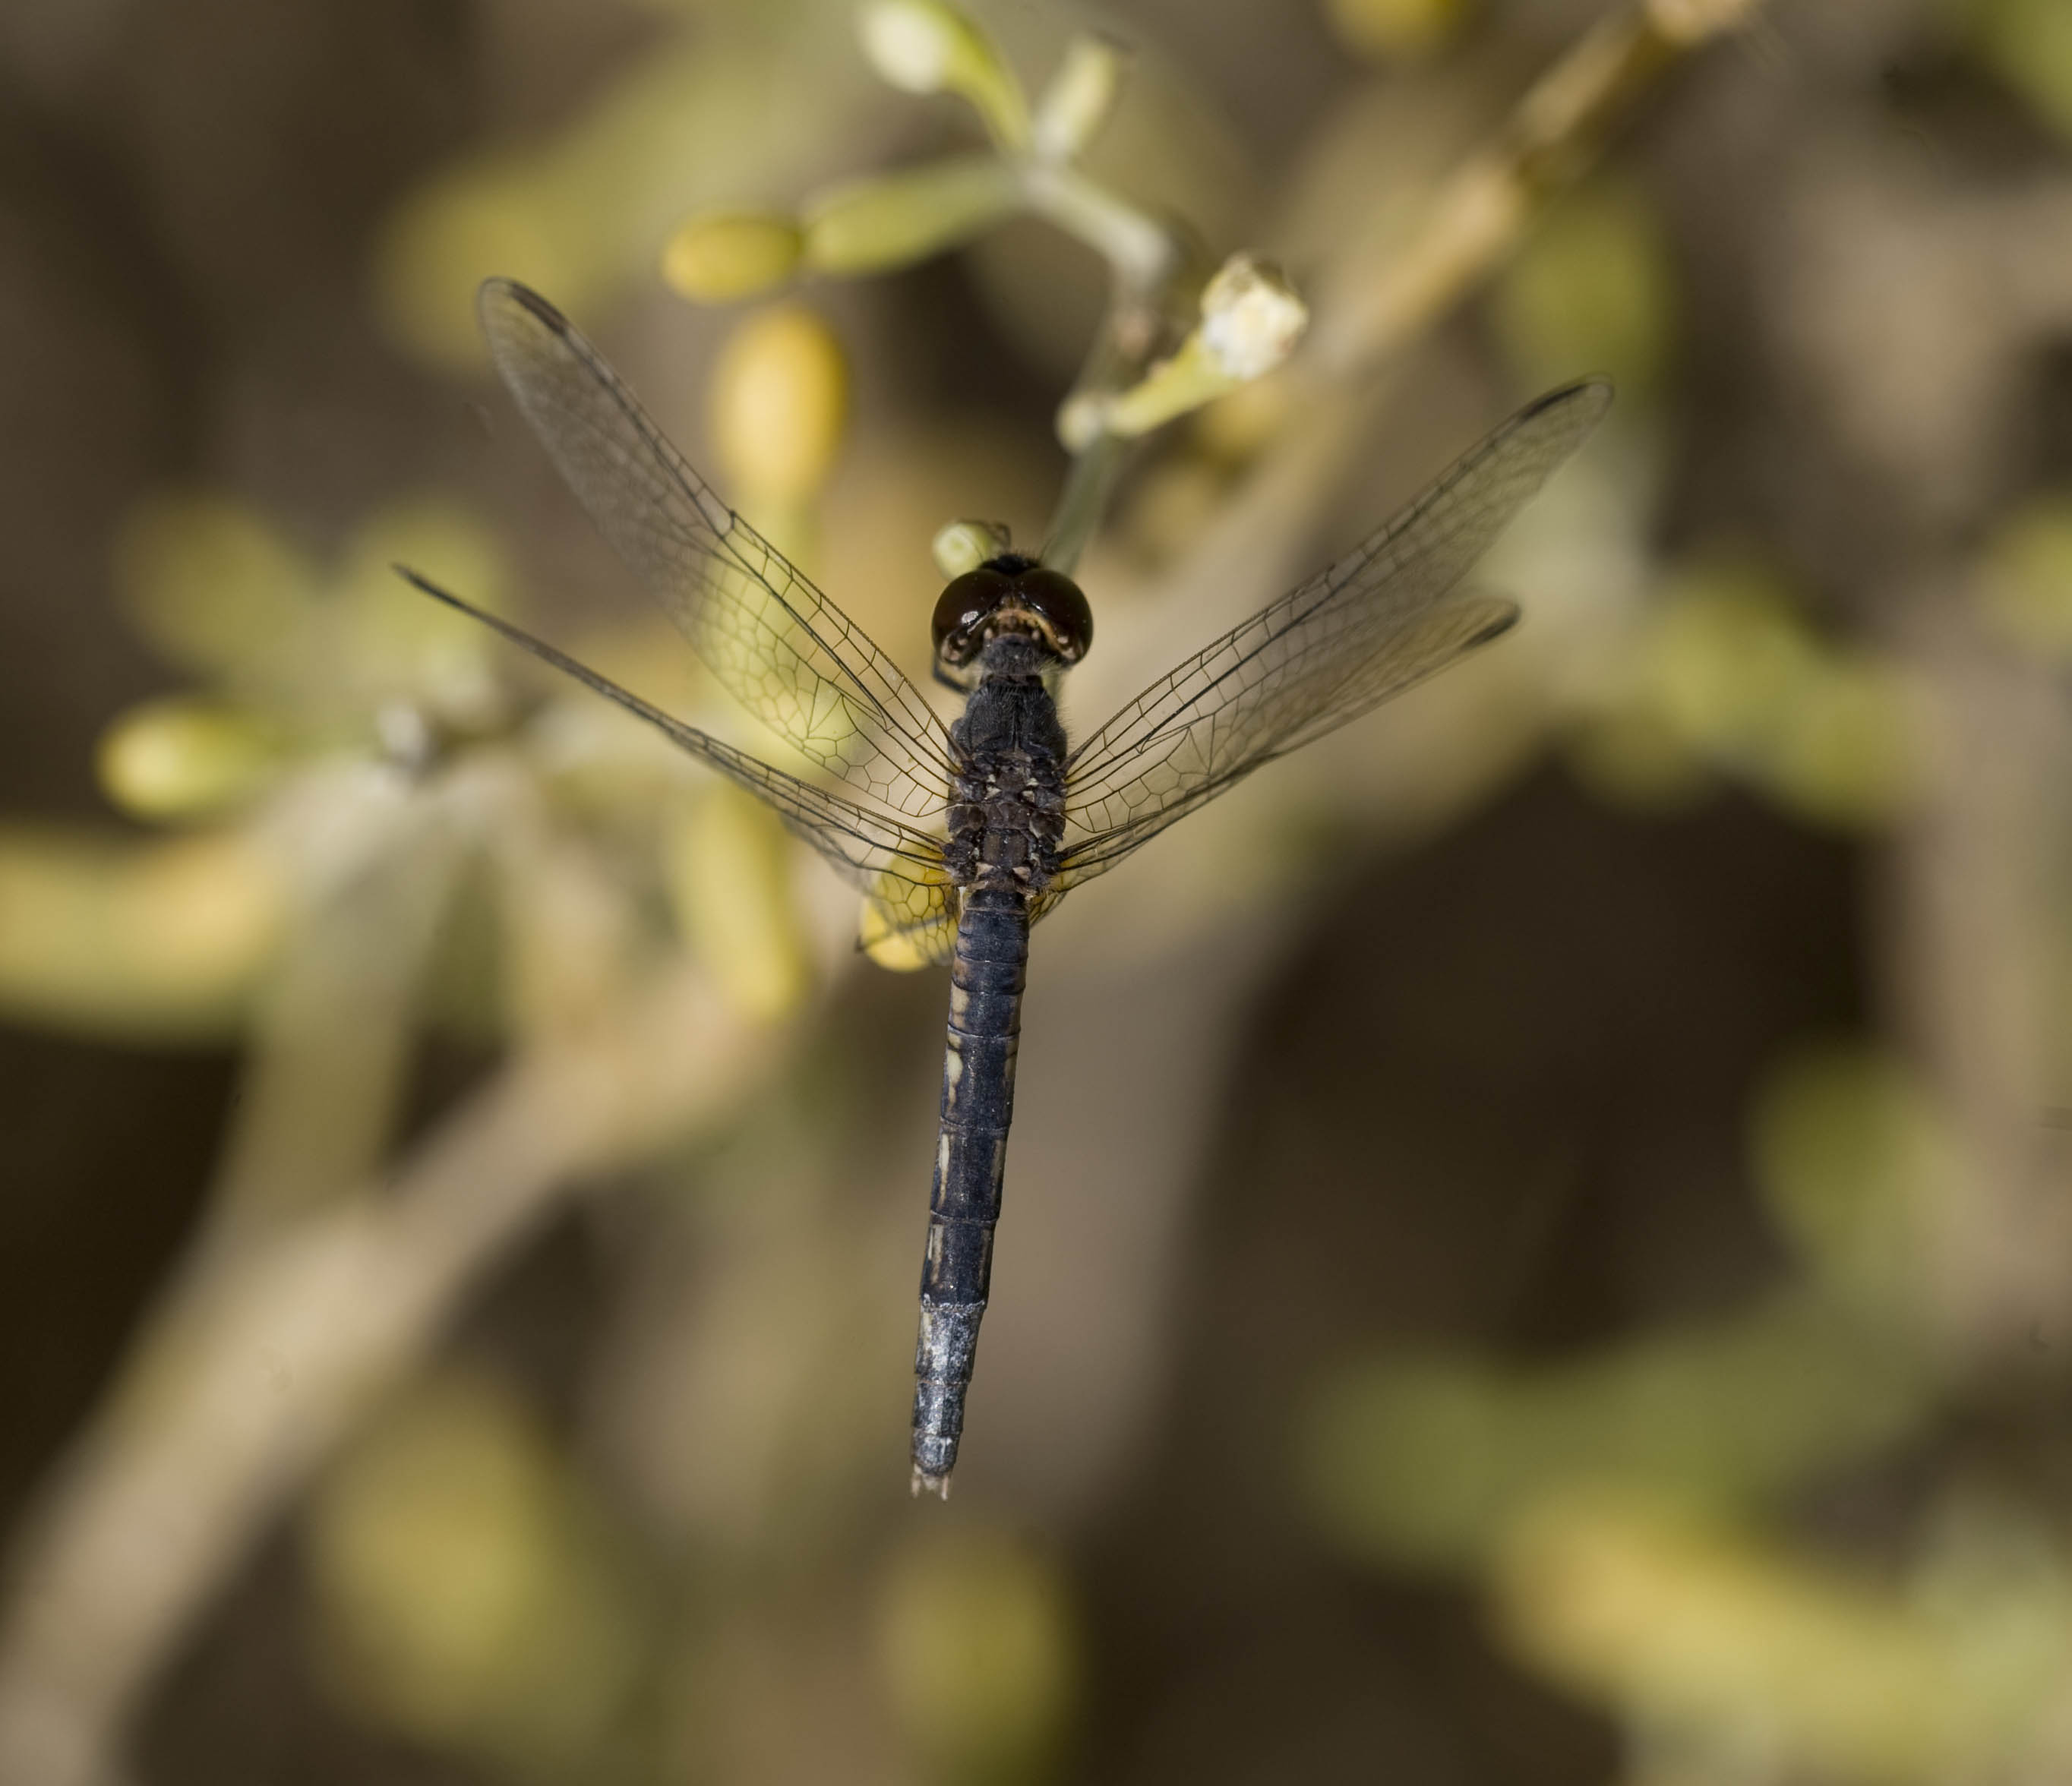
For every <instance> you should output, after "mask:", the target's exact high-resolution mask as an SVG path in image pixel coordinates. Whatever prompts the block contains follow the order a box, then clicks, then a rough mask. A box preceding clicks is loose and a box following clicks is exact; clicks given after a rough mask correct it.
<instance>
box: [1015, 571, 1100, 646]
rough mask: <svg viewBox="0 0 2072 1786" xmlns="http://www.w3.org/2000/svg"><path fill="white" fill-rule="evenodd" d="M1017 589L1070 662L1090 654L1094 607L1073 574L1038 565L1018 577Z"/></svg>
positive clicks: (1027, 606)
mask: <svg viewBox="0 0 2072 1786" xmlns="http://www.w3.org/2000/svg"><path fill="white" fill-rule="evenodd" d="M1014 593H1015V597H1016V599H1017V600H1018V601H1020V602H1021V604H1022V606H1023V607H1025V608H1027V609H1028V610H1030V612H1031V613H1033V614H1035V615H1036V616H1037V618H1038V619H1040V620H1041V621H1042V622H1043V624H1044V626H1045V627H1046V629H1047V630H1048V631H1049V632H1050V640H1051V643H1052V644H1053V645H1054V646H1055V647H1056V648H1057V652H1058V655H1059V657H1061V658H1063V659H1064V660H1065V661H1066V663H1078V662H1079V659H1081V658H1083V657H1084V656H1085V655H1087V647H1088V646H1089V645H1091V644H1092V643H1093V642H1094V611H1093V610H1092V609H1091V608H1090V607H1089V606H1087V598H1086V597H1085V596H1084V595H1083V593H1080V589H1079V585H1078V584H1076V583H1075V582H1074V581H1072V580H1071V577H1067V576H1066V574H1065V573H1063V571H1055V570H1050V569H1046V568H1045V567H1044V566H1043V565H1036V566H1035V567H1034V569H1030V570H1026V571H1024V572H1023V573H1022V574H1021V575H1020V576H1019V577H1016V578H1015V580H1014Z"/></svg>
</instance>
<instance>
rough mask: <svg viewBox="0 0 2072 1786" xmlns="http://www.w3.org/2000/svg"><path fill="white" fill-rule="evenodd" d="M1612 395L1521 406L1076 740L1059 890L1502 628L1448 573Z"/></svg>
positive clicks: (1502, 604) (1478, 550) (1486, 600)
mask: <svg viewBox="0 0 2072 1786" xmlns="http://www.w3.org/2000/svg"><path fill="white" fill-rule="evenodd" d="M1610 401H1611V390H1610V387H1609V386H1608V385H1605V384H1598V383H1595V382H1593V383H1589V384H1573V385H1568V386H1565V387H1564V388H1562V389H1560V390H1559V391H1555V392H1551V393H1550V394H1549V395H1548V396H1544V397H1541V398H1540V400H1538V401H1537V402H1535V403H1533V404H1531V405H1529V406H1528V407H1527V408H1526V409H1522V410H1520V411H1519V413H1518V414H1516V415H1515V416H1514V417H1511V420H1510V421H1507V422H1506V423H1505V424H1504V425H1503V426H1502V427H1501V428H1499V429H1497V430H1496V432H1495V433H1493V434H1491V435H1490V437H1488V438H1487V439H1486V440H1485V441H1483V442H1482V444H1481V445H1479V446H1478V447H1476V448H1475V449H1474V450H1473V451H1471V452H1470V453H1469V454H1467V455H1466V457H1465V458H1462V459H1461V460H1460V461H1459V462H1457V464H1456V465H1455V466H1453V469H1452V470H1449V471H1448V472H1447V473H1446V474H1445V476H1443V477H1441V478H1440V479H1439V480H1438V482H1436V483H1434V484H1433V486H1432V487H1431V488H1430V489H1429V490H1428V491H1425V492H1424V495H1421V496H1420V497H1419V498H1418V499H1416V501H1415V502H1413V503H1411V504H1410V506H1409V507H1408V508H1406V509H1404V511H1402V512H1401V513H1400V515H1397V516H1396V518H1395V519H1393V520H1392V521H1391V522H1389V523H1388V524H1387V526H1385V527H1384V528H1382V529H1381V530H1380V532H1378V533H1376V534H1375V535H1374V536H1372V537H1371V538H1370V539H1368V540H1366V541H1365V542H1364V543H1363V544H1361V545H1360V546H1359V547H1358V548H1355V550H1354V551H1352V552H1350V553H1348V554H1347V555H1346V556H1345V557H1343V558H1342V559H1340V560H1338V563H1336V564H1335V565H1332V566H1331V567H1330V569H1328V570H1326V571H1322V572H1320V573H1318V575H1316V576H1315V577H1311V578H1310V579H1309V581H1306V582H1305V583H1301V584H1299V585H1297V586H1296V587H1295V588H1294V589H1291V590H1290V591H1289V593H1287V594H1286V595H1285V596H1283V597H1281V599H1280V600H1279V601H1276V602H1274V603H1272V605H1271V606H1268V607H1266V608H1263V609H1261V610H1260V612H1259V613H1257V614H1254V615H1253V616H1252V618H1251V619H1249V620H1248V621H1246V622H1244V624H1243V625H1241V626H1238V627H1236V628H1235V630H1232V631H1231V632H1229V633H1227V634H1225V635H1224V636H1223V638H1219V639H1218V640H1217V641H1216V642H1215V643H1214V644H1212V645H1210V646H1207V647H1205V648H1204V649H1203V650H1202V651H1199V652H1198V653H1196V654H1195V655H1194V656H1193V657H1190V658H1189V659H1186V662H1184V663H1181V664H1180V665H1178V667H1176V668H1174V670H1172V671H1170V673H1169V674H1167V675H1164V676H1162V677H1161V678H1160V679H1159V680H1157V682H1155V683H1153V684H1152V685H1151V686H1150V687H1149V688H1147V689H1145V691H1144V692H1143V693H1142V694H1141V695H1139V696H1137V699H1136V700H1133V701H1131V702H1130V703H1129V704H1128V705H1127V706H1125V707H1124V708H1123V709H1122V710H1121V711H1120V712H1118V713H1117V714H1116V716H1114V717H1113V718H1112V719H1111V720H1110V721H1108V723H1107V724H1106V725H1104V726H1103V727H1101V729H1100V730H1099V731H1097V732H1096V733H1093V734H1092V735H1091V737H1088V738H1087V739H1086V740H1085V741H1083V743H1082V744H1080V745H1079V747H1078V748H1077V749H1075V750H1074V752H1073V753H1072V755H1071V758H1070V760H1069V762H1068V763H1067V782H1066V796H1065V843H1064V848H1063V872H1062V873H1061V874H1060V876H1059V879H1058V882H1057V885H1058V886H1059V889H1060V890H1062V889H1063V888H1064V887H1067V886H1070V885H1074V884H1075V883H1076V882H1078V881H1083V880H1086V879H1087V878H1089V877H1091V876H1092V875H1096V874H1099V873H1100V872H1103V871H1104V869H1107V868H1112V866H1114V864H1116V862H1118V861H1120V860H1121V858H1122V857H1123V856H1126V855H1127V854H1128V853H1129V852H1130V851H1132V850H1133V849H1136V848H1138V847H1139V846H1140V845H1141V844H1144V843H1145V842H1146V841H1148V840H1149V839H1150V838H1152V837H1153V836H1157V833H1158V832H1160V831H1163V830H1164V829H1165V827H1166V826H1168V825H1170V824H1171V823H1174V821H1175V820H1176V819H1179V818H1180V817H1182V815H1184V814H1186V813H1188V812H1190V811H1193V810H1194V808H1195V807H1198V806H1200V805H1202V803H1204V802H1205V801H1207V800H1211V799H1214V798H1215V796H1216V795H1217V794H1220V793H1221V792H1223V790H1224V789H1226V788H1227V787H1229V786H1231V785H1232V784H1233V783H1235V782H1237V781H1239V779H1241V778H1243V777H1244V776H1245V775H1247V774H1250V773H1251V772H1252V770H1255V769H1256V768H1258V767H1259V766H1260V764H1261V763H1264V762H1268V761H1270V760H1271V759H1272V758H1275V757H1277V756H1281V755H1282V754H1284V753H1286V752H1288V751H1289V750H1293V749H1295V748H1296V747H1297V745H1303V744H1306V743H1308V742H1309V741H1310V740H1311V739H1313V738H1316V737H1322V735H1323V734H1324V733H1326V732H1329V731H1330V730H1332V729H1334V728H1335V727H1338V726H1340V725H1344V724H1345V723H1346V721H1348V720H1350V719H1353V718H1355V717H1357V716H1359V715H1360V714H1362V713H1364V712H1367V710H1368V709H1369V708H1373V707H1375V706H1377V705H1379V704H1380V703H1381V702H1383V701H1384V700H1387V699H1388V698H1389V697H1390V696H1392V695H1396V694H1400V693H1401V692H1403V690H1404V689H1406V688H1409V687H1410V686H1411V685H1412V684H1414V683H1416V682H1419V681H1421V680H1423V679H1424V678H1425V677H1426V676H1429V675H1433V674H1434V673H1435V672H1436V671H1439V670H1441V669H1444V668H1445V667H1446V666H1447V665H1448V664H1449V663H1453V661H1454V660H1455V659H1457V658H1459V657H1461V655H1463V654H1465V653H1466V652H1467V651H1471V650H1473V649H1474V647H1476V646H1478V645H1479V644H1482V643H1485V642H1486V640H1489V639H1491V638H1495V637H1496V636H1497V635H1498V634H1500V633H1502V632H1503V631H1504V630H1507V628H1508V627H1509V626H1511V624H1512V623H1513V622H1515V620H1516V618H1517V615H1518V610H1517V609H1516V608H1515V606H1513V605H1512V604H1511V603H1510V602H1508V601H1503V600H1501V599H1500V598H1498V597H1492V596H1487V595H1483V594H1481V593H1457V592H1456V589H1455V585H1457V583H1458V582H1459V581H1460V580H1461V577H1463V576H1464V575H1465V574H1466V572H1467V570H1468V569H1469V567H1470V565H1473V564H1474V561H1475V560H1476V559H1478V558H1479V557H1480V556H1482V553H1483V552H1485V551H1486V549H1487V548H1488V547H1489V545H1490V542H1491V541H1492V540H1494V539H1495V537H1496V536H1497V535H1498V533H1499V532H1502V531H1503V528H1504V527H1505V526H1506V524H1507V523H1509V522H1510V520H1511V518H1512V517H1513V516H1514V515H1516V514H1517V512H1518V511H1519V509H1520V508H1521V507H1523V506H1524V504H1525V503H1526V502H1527V499H1530V498H1531V495H1532V494H1533V493H1534V491H1537V490H1538V489H1539V488H1540V486H1541V485H1542V484H1543V483H1544V482H1546V481H1547V479H1548V477H1549V476H1551V475H1552V473H1553V471H1554V470H1555V469H1556V467H1557V466H1559V465H1560V463H1561V462H1563V461H1564V459H1566V458H1568V455H1569V454H1572V452H1574V451H1575V450H1576V449H1577V446H1579V445H1581V443H1582V441H1583V439H1584V437H1585V436H1586V435H1588V434H1589V432H1590V430H1591V429H1593V427H1595V426H1596V425H1597V421H1598V420H1599V418H1601V417H1602V416H1603V414H1604V413H1605V409H1606V408H1607V407H1608V406H1609V404H1610Z"/></svg>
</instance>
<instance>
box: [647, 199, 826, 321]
mask: <svg viewBox="0 0 2072 1786" xmlns="http://www.w3.org/2000/svg"><path fill="white" fill-rule="evenodd" d="M804 252H805V237H804V234H803V233H802V232H800V228H799V225H798V224H797V223H796V221H795V220H793V219H791V218H789V217H779V216H774V215H773V214H771V212H768V211H705V212H703V213H701V215H700V216H696V217H693V218H692V219H691V220H689V222H688V223H686V224H684V225H683V226H682V228H680V229H678V230H677V232H676V234H675V235H673V236H671V237H670V238H669V240H668V245H667V246H666V247H665V248H664V249H663V250H662V277H663V278H664V279H665V280H667V281H668V283H669V284H670V285H672V286H673V287H674V288H675V289H676V290H677V291H679V292H680V293H682V294H683V295H684V296H685V297H686V298H690V299H692V300H693V301H694V302H697V303H701V304H731V303H733V302H735V301H736V300H737V299H739V298H753V297H754V296H755V295H756V294H759V293H760V292H766V291H768V290H770V289H772V288H773V287H775V286H777V285H783V283H784V282H785V281H787V280H788V279H789V278H790V277H791V275H792V274H793V273H796V271H797V270H798V266H799V261H800V257H801V256H802V255H803V254H804Z"/></svg>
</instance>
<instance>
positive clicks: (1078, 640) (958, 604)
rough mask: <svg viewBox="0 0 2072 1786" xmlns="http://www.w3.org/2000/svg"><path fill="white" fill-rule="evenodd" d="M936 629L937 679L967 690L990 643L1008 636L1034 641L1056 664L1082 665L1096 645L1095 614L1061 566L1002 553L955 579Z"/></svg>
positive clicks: (940, 605)
mask: <svg viewBox="0 0 2072 1786" xmlns="http://www.w3.org/2000/svg"><path fill="white" fill-rule="evenodd" d="M932 630H933V633H934V635H935V675H936V676H937V678H938V679H939V680H941V681H943V682H946V683H948V684H949V685H950V686H951V687H952V688H967V689H968V688H972V687H973V686H974V685H975V684H976V680H977V678H976V675H975V673H974V672H975V666H976V663H977V660H978V659H979V656H980V654H981V652H982V651H984V650H985V647H986V645H987V644H988V643H989V642H990V641H991V640H993V639H995V638H1000V637H1002V636H1003V635H1005V634H1022V635H1023V636H1024V637H1026V638H1030V639H1032V640H1034V641H1035V642H1036V643H1038V644H1039V645H1041V646H1042V647H1043V649H1044V650H1045V651H1046V652H1047V653H1048V654H1049V655H1050V656H1051V657H1052V658H1054V659H1056V661H1057V665H1058V666H1059V667H1064V666H1068V665H1071V664H1074V663H1078V662H1079V659H1081V658H1083V657H1084V656H1085V655H1087V647H1088V646H1090V645H1091V644H1092V643H1093V642H1094V615H1093V610H1092V609H1091V607H1089V606H1087V598H1086V597H1085V596H1084V595H1083V593H1080V589H1079V585H1078V584H1076V583H1075V582H1074V581H1072V580H1071V577H1067V576H1066V575H1065V574H1064V573H1063V572H1062V571H1054V570H1052V569H1050V568H1049V567H1048V566H1046V565H1039V564H1038V563H1037V561H1036V560H1034V559H1033V558H1024V557H1023V556H1021V554H1020V553H1018V552H1003V553H1001V555H1000V556H998V557H997V558H990V559H988V560H986V562H985V563H984V564H983V565H980V566H979V567H978V568H977V569H976V570H968V571H966V572H965V573H964V575H963V576H961V577H953V578H952V579H951V581H950V583H949V585H948V587H947V588H946V589H943V593H942V595H941V597H939V599H938V600H937V601H936V603H935V621H934V623H933V627H932Z"/></svg>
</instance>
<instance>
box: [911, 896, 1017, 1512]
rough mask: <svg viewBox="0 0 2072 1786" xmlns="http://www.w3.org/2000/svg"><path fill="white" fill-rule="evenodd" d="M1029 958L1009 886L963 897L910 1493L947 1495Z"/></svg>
mask: <svg viewBox="0 0 2072 1786" xmlns="http://www.w3.org/2000/svg"><path fill="white" fill-rule="evenodd" d="M1028 959H1029V914H1028V910H1027V907H1026V905H1025V903H1024V901H1023V898H1022V895H1021V894H1020V893H1017V892H1016V891H1015V890H1013V889H1011V888H1008V887H1002V886H979V887H976V888H974V889H972V891H971V892H970V893H968V894H967V895H966V896H965V899H964V914H963V916H962V918H961V919H960V921H959V923H958V926H957V946H956V956H955V958H954V959H953V961H952V965H951V970H950V983H951V992H950V1021H949V1032H948V1037H947V1040H946V1042H945V1046H944V1050H943V1123H942V1132H941V1135H940V1137H939V1139H938V1141H937V1143H936V1147H935V1186H934V1189H933V1190H932V1192H931V1194H930V1196H929V1199H928V1248H927V1254H926V1255H925V1256H924V1257H923V1261H922V1265H921V1332H920V1338H919V1343H918V1344H917V1345H916V1347H915V1357H914V1376H915V1386H914V1492H915V1493H916V1494H919V1492H921V1491H922V1490H923V1488H931V1489H933V1490H935V1492H937V1493H939V1494H943V1495H947V1494H948V1492H949V1485H950V1472H951V1470H952V1468H955V1466H956V1460H957V1440H958V1438H959V1436H960V1435H961V1434H962V1432H963V1431H964V1392H965V1390H967V1389H968V1387H969V1386H970V1383H971V1376H972V1360H973V1357H974V1356H975V1355H976V1352H977V1349H978V1328H979V1322H980V1320H981V1319H982V1318H983V1317H984V1316H985V1302H986V1291H987V1287H988V1285H989V1283H990V1281H991V1279H992V1275H993V1225H994V1224H995V1223H996V1222H997V1221H999V1219H1000V1196H1001V1183H1002V1180H1003V1179H1004V1178H1005V1174H1006V1170H1007V1130H1008V1125H1009V1122H1010V1120H1011V1119H1012V1118H1013V1110H1014V1057H1015V1050H1016V1049H1017V1045H1018V1044H1019V1040H1020V1037H1021V1031H1022V984H1023V980H1024V975H1025V970H1026V967H1027V963H1028Z"/></svg>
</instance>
